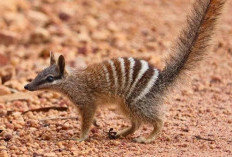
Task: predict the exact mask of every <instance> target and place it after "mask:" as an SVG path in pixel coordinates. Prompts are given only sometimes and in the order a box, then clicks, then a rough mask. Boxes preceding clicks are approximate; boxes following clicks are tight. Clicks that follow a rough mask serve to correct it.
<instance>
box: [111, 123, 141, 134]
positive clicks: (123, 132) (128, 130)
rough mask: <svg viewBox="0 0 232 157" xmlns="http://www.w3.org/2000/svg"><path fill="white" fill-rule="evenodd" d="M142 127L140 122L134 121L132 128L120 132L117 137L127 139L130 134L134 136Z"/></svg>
mask: <svg viewBox="0 0 232 157" xmlns="http://www.w3.org/2000/svg"><path fill="white" fill-rule="evenodd" d="M140 125H141V123H140V122H138V121H132V122H131V126H130V127H128V128H126V129H123V130H121V131H119V132H118V133H117V135H116V137H117V138H119V137H126V136H128V135H130V134H133V133H134V132H135V131H136V130H137V129H138V128H139V126H140Z"/></svg>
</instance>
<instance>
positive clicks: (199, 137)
mask: <svg viewBox="0 0 232 157" xmlns="http://www.w3.org/2000/svg"><path fill="white" fill-rule="evenodd" d="M195 137H196V139H198V140H205V141H215V140H214V139H210V138H204V137H201V136H200V135H196V136H195Z"/></svg>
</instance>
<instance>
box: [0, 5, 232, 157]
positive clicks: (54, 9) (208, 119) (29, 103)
mask: <svg viewBox="0 0 232 157" xmlns="http://www.w3.org/2000/svg"><path fill="white" fill-rule="evenodd" d="M192 3H193V0H172V1H170V0H110V1H109V0H0V130H2V131H3V130H5V131H3V132H8V133H9V134H7V135H6V134H3V133H2V134H0V135H1V137H2V139H4V138H6V136H7V137H8V136H10V139H11V140H9V141H7V140H1V139H0V145H2V146H3V148H0V152H1V150H7V153H6V152H5V154H8V155H12V156H18V155H22V154H24V155H28V156H31V155H33V153H35V152H36V153H37V151H36V150H37V149H38V148H40V153H41V152H46V153H51V152H55V150H56V149H61V148H63V147H62V146H65V147H67V150H64V151H63V152H62V151H61V152H58V153H55V154H53V155H54V156H55V155H58V156H62V153H64V154H65V153H66V155H67V156H69V155H70V156H73V154H74V156H75V155H78V153H83V150H84V148H85V147H87V146H85V144H84V145H83V146H80V145H78V144H77V143H70V142H66V143H65V142H64V143H61V144H60V145H56V144H54V143H50V142H49V140H50V136H52V135H54V134H55V133H56V131H54V130H56V129H57V128H59V126H56V125H55V124H57V123H58V124H60V125H61V126H64V128H62V127H61V130H63V131H64V130H65V131H64V132H62V131H61V132H60V133H57V134H55V136H57V137H55V138H54V139H56V138H59V137H63V136H74V135H76V133H78V129H79V124H76V122H75V121H73V120H69V121H68V122H67V123H66V124H67V125H68V126H66V124H65V125H64V121H62V120H58V122H57V121H56V122H54V123H53V122H50V123H51V124H53V125H54V126H53V125H52V127H51V128H42V129H41V128H40V127H41V125H40V121H39V119H43V118H46V117H47V118H48V117H59V116H64V117H65V116H66V117H68V116H69V117H70V116H76V113H75V112H74V110H73V107H69V105H70V103H69V102H68V101H67V100H66V99H65V98H63V97H62V96H60V95H59V94H56V93H51V92H42V93H35V94H34V95H30V93H28V92H27V93H24V92H25V91H24V89H23V86H24V85H25V84H26V83H27V82H29V81H31V79H32V78H34V77H35V76H36V73H38V72H39V71H40V70H42V69H43V68H45V67H46V66H48V65H49V53H50V51H53V52H54V53H55V56H58V55H60V54H63V55H64V56H65V59H66V61H67V62H66V64H67V65H68V66H71V67H77V68H79V67H83V66H86V65H87V64H92V63H96V62H100V61H102V60H105V59H108V58H112V57H119V56H134V57H138V58H143V59H146V60H148V61H150V63H151V64H153V65H154V66H156V67H158V68H160V69H162V68H163V66H164V62H163V59H164V58H165V57H166V56H167V55H168V52H169V49H170V48H171V46H172V42H174V41H175V38H176V37H177V35H178V32H179V31H180V29H181V28H182V27H183V26H184V25H185V18H186V15H187V13H188V12H189V10H190V9H191V7H192ZM231 13H232V3H231V2H230V1H229V2H228V5H227V7H226V9H225V10H224V13H223V16H222V18H221V20H220V22H219V24H218V31H217V33H216V35H215V39H214V45H213V47H212V49H211V51H210V52H209V57H208V58H207V59H206V61H204V62H203V64H201V65H199V67H197V68H196V71H195V72H193V73H192V75H191V80H190V83H189V84H190V87H186V88H185V89H183V90H181V91H180V92H174V93H173V94H172V97H173V99H172V100H171V101H167V106H168V110H169V113H170V114H168V115H167V119H168V120H167V122H166V124H165V127H164V131H163V133H162V135H161V136H160V137H159V138H158V140H157V142H155V143H154V144H153V145H146V146H142V145H138V144H134V143H130V144H129V145H127V144H128V139H125V140H122V142H124V144H123V143H120V142H121V141H120V140H119V141H120V142H119V143H117V142H116V143H114V142H113V144H112V143H111V142H110V141H109V140H108V139H107V137H105V136H104V131H105V130H103V128H104V127H103V126H106V128H110V127H114V128H116V129H117V128H121V127H123V126H125V125H127V123H126V122H124V121H123V120H122V119H123V118H122V117H121V116H119V115H117V114H114V113H112V112H110V111H108V110H106V111H104V112H103V113H99V114H98V115H97V118H98V119H100V123H99V124H100V128H99V130H98V129H95V130H94V131H92V135H91V136H93V137H92V143H90V144H89V146H88V148H91V150H92V148H95V147H96V144H99V146H98V147H97V148H96V149H93V150H92V153H93V154H94V153H96V152H101V153H103V152H102V151H103V150H104V151H105V152H104V153H105V154H104V153H103V154H104V155H107V154H108V155H115V154H117V155H120V154H121V155H122V154H123V153H125V152H127V153H128V154H129V155H135V154H137V155H142V154H144V153H145V154H148V155H149V154H150V155H154V154H157V153H158V154H159V152H160V153H161V154H162V153H163V155H164V154H165V153H166V155H167V154H169V155H170V154H172V153H174V154H175V155H181V154H182V155H183V153H186V150H188V153H189V154H190V155H193V154H194V153H195V152H198V153H199V152H201V153H202V154H201V155H203V156H204V152H205V153H206V154H207V155H209V154H211V156H214V155H219V156H224V155H228V154H230V155H231V153H232V152H231V150H232V148H231V145H232V144H231V141H232V139H231V134H232V130H231V123H232V109H231V108H232V106H231V105H232V97H231V91H232V90H231V89H232V81H231V80H232V79H231V76H232V44H231V43H232V37H231V36H232V16H231ZM20 93H21V94H20ZM22 93H23V94H22ZM54 105H56V106H65V107H67V106H68V107H69V109H68V111H64V112H58V111H49V112H48V113H35V112H27V113H26V114H22V113H23V112H25V111H28V110H31V109H34V108H39V107H46V106H54ZM169 108H170V109H169ZM109 113H110V114H109ZM31 120H32V122H31ZM28 121H29V122H28ZM28 123H29V124H30V126H31V125H32V126H33V127H34V128H35V129H34V131H32V132H33V133H32V132H27V131H28V128H25V126H26V125H27V124H28ZM229 126H230V127H229ZM33 127H32V128H33ZM26 130H27V131H26ZM29 130H30V129H29ZM106 130H107V129H106ZM173 130H175V131H173ZM143 131H144V130H143ZM47 132H49V133H50V134H49V133H48V135H46V133H47ZM146 132H149V129H148V130H146V129H145V133H146ZM16 133H17V134H19V133H21V138H20V137H19V136H18V135H17V136H16ZM42 134H43V135H44V136H45V135H46V136H45V137H43V136H42ZM198 134H200V135H202V136H205V137H209V138H210V139H214V140H212V141H211V143H209V142H205V141H204V142H203V143H202V141H197V140H195V139H196V138H195V135H198ZM40 135H41V136H42V137H41V138H42V139H45V140H47V141H46V142H45V143H44V145H43V146H41V141H38V139H37V137H40ZM34 137H35V139H34ZM95 137H96V139H95ZM98 137H99V140H100V141H101V140H102V142H100V143H97V142H98V141H99V140H98ZM25 138H26V139H27V138H29V140H30V142H31V143H34V145H35V146H33V144H32V145H29V146H26V145H25V144H24V143H23V139H25ZM47 138H48V139H47ZM36 139H37V140H36ZM51 139H53V138H52V137H51ZM215 141H217V142H215ZM13 143H14V144H15V145H16V148H17V147H19V146H20V147H21V149H16V148H14V147H13V146H12V144H13ZM61 145H62V146H61ZM69 145H73V147H74V148H73V150H72V148H71V146H70V148H69ZM112 145H113V146H114V147H113V148H112V152H111V151H107V150H108V149H107V146H112ZM196 145H200V146H199V147H196ZM102 146H104V148H102ZM130 146H133V147H134V148H135V149H133V148H131V147H130ZM121 147H123V149H124V148H125V149H124V150H123V149H120V148H121ZM143 147H144V148H145V147H146V148H147V149H144V148H143ZM53 148H54V149H53ZM175 148H176V149H175ZM76 150H78V152H75V151H76ZM114 150H115V151H116V152H115V151H114ZM156 150H157V151H156ZM170 150H171V151H170ZM3 152H4V151H3ZM17 153H18V154H17ZM40 153H38V154H40ZM75 153H76V154H75ZM88 153H90V154H89V155H91V151H90V152H87V153H86V152H85V153H84V155H87V154H88ZM3 154H4V153H3ZM34 155H36V154H34ZM50 155H51V156H52V154H50ZM79 155H80V154H79ZM82 155H83V154H82ZM45 156H46V155H45ZM47 156H49V154H48V155H47Z"/></svg>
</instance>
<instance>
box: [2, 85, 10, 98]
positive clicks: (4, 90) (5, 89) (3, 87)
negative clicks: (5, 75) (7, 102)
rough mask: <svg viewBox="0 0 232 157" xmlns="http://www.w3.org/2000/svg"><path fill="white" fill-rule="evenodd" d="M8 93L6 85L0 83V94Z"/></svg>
mask: <svg viewBox="0 0 232 157" xmlns="http://www.w3.org/2000/svg"><path fill="white" fill-rule="evenodd" d="M10 93H11V92H10V89H9V88H7V87H6V86H3V85H0V96H1V95H6V94H10Z"/></svg>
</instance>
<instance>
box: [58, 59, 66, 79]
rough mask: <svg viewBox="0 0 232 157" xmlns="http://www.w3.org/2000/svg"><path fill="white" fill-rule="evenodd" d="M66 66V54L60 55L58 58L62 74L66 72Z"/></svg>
mask: <svg viewBox="0 0 232 157" xmlns="http://www.w3.org/2000/svg"><path fill="white" fill-rule="evenodd" d="M64 68H65V60H64V56H63V55H60V56H59V59H58V69H59V71H60V73H61V74H62V75H63V74H64Z"/></svg>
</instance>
